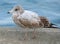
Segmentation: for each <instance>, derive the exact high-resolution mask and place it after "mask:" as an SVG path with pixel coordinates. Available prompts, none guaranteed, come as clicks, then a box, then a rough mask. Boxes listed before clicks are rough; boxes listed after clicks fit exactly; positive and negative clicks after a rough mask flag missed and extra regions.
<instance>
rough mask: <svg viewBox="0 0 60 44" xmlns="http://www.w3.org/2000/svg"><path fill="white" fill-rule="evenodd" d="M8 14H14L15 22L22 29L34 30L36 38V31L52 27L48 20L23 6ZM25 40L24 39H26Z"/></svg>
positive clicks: (16, 7)
mask: <svg viewBox="0 0 60 44" xmlns="http://www.w3.org/2000/svg"><path fill="white" fill-rule="evenodd" d="M8 13H11V14H12V18H13V21H14V22H15V23H16V24H17V25H19V26H20V27H22V28H26V29H28V28H33V29H34V32H33V34H34V36H33V38H34V37H35V29H36V28H43V27H50V22H49V21H48V19H47V18H45V17H42V16H39V15H38V14H37V13H35V12H32V11H29V10H24V9H23V8H22V7H21V6H15V7H14V8H13V9H12V10H10V11H9V12H8ZM25 38H27V33H26V34H25ZM25 38H24V39H25Z"/></svg>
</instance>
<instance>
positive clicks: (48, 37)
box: [0, 28, 60, 44]
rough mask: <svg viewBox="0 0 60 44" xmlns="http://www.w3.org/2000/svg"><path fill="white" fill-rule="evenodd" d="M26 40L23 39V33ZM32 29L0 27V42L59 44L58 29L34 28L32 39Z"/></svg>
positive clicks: (59, 32)
mask: <svg viewBox="0 0 60 44" xmlns="http://www.w3.org/2000/svg"><path fill="white" fill-rule="evenodd" d="M26 32H27V33H28V38H29V39H28V40H23V38H24V33H26ZM32 32H33V30H32V29H29V30H28V29H18V28H0V44H60V29H54V28H50V29H49V28H41V29H36V36H37V37H36V39H32V36H33V34H32Z"/></svg>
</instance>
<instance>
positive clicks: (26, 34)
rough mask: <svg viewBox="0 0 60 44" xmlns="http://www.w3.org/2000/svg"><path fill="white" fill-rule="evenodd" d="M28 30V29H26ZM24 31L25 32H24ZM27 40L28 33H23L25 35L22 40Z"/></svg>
mask: <svg viewBox="0 0 60 44" xmlns="http://www.w3.org/2000/svg"><path fill="white" fill-rule="evenodd" d="M27 29H28V28H27ZM25 31H26V30H25ZM27 39H28V32H27V31H26V32H25V35H24V40H27Z"/></svg>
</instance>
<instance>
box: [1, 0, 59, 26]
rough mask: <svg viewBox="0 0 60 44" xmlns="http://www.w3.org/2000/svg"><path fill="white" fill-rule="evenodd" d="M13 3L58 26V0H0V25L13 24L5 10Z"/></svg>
mask: <svg viewBox="0 0 60 44" xmlns="http://www.w3.org/2000/svg"><path fill="white" fill-rule="evenodd" d="M15 5H21V6H22V7H23V8H24V9H27V10H31V11H34V12H37V13H38V14H39V15H40V16H45V17H47V18H48V19H49V21H50V22H52V23H54V24H56V25H57V26H58V27H60V0H0V26H15V23H14V22H13V20H12V17H11V15H10V14H7V12H8V11H9V10H10V9H12V7H13V6H15Z"/></svg>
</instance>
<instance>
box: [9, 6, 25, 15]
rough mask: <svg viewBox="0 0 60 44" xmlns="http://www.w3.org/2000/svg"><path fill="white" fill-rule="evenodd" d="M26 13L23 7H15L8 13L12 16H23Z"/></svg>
mask: <svg viewBox="0 0 60 44" xmlns="http://www.w3.org/2000/svg"><path fill="white" fill-rule="evenodd" d="M23 12H24V10H23V8H22V7H21V6H15V7H13V9H11V10H10V11H8V13H10V14H22V13H23Z"/></svg>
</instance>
